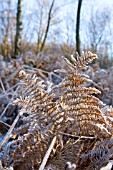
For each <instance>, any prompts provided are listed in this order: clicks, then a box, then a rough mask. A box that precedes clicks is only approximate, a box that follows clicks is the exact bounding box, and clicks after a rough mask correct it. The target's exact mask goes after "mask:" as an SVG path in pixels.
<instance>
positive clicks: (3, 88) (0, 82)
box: [0, 77, 6, 93]
mask: <svg viewBox="0 0 113 170" xmlns="http://www.w3.org/2000/svg"><path fill="white" fill-rule="evenodd" d="M0 84H1V86H2V90H3V92H4V93H5V92H6V91H5V87H4V85H3V82H2V79H1V77H0Z"/></svg>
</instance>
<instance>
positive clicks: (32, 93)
mask: <svg viewBox="0 0 113 170" xmlns="http://www.w3.org/2000/svg"><path fill="white" fill-rule="evenodd" d="M95 58H96V55H93V54H92V53H85V54H84V56H82V57H80V59H79V58H77V59H75V58H73V57H72V62H73V63H74V64H75V65H74V64H72V63H71V62H70V61H68V60H67V59H65V58H64V60H65V61H66V63H67V65H68V69H67V70H59V73H63V75H65V76H64V78H63V80H62V82H61V83H60V84H59V85H58V86H57V88H56V89H57V90H58V92H57V93H56V94H55V93H53V91H52V90H53V89H52V90H51V91H48V90H47V88H46V87H45V85H44V83H43V80H42V79H40V78H38V77H36V75H32V74H26V73H25V72H23V71H21V72H20V74H19V75H20V77H21V78H22V83H21V87H20V91H21V97H20V98H18V99H17V100H15V101H14V102H13V103H15V104H19V105H20V106H21V107H22V108H21V110H20V113H21V119H22V120H23V124H22V126H21V127H19V128H17V129H16V128H15V130H14V131H13V134H14V135H16V139H15V140H13V141H12V142H11V143H9V144H7V145H6V146H5V150H4V157H5V160H4V159H3V163H4V165H5V166H6V167H7V166H10V165H11V164H12V165H13V166H14V168H16V169H17V170H20V169H21V170H22V169H27V170H29V169H33V168H34V169H38V168H39V166H40V164H41V161H42V159H43V156H44V155H45V153H46V151H47V150H48V147H49V145H50V143H51V140H52V139H53V138H54V136H56V143H55V147H54V148H53V152H52V153H51V155H50V160H52V158H53V156H55V155H54V154H55V153H56V155H57V153H58V157H59V156H60V151H62V152H63V151H64V150H65V148H66V144H67V141H68V140H69V137H67V138H65V137H64V135H63V133H68V134H71V135H77V136H86V137H93V138H95V139H97V138H98V139H101V140H102V139H105V138H110V137H111V134H110V133H109V131H108V130H107V122H106V120H105V118H104V115H103V114H102V112H101V110H100V108H99V107H100V106H101V107H102V106H103V105H104V104H103V103H102V102H101V101H100V100H99V99H98V98H96V97H95V96H93V95H94V94H97V93H100V91H98V90H97V89H95V88H87V87H85V85H86V83H87V82H90V81H91V80H90V78H89V77H88V76H86V75H82V74H79V73H78V72H77V69H79V68H81V67H82V66H85V65H86V64H87V63H89V62H91V61H92V60H93V59H95ZM56 96H57V98H56ZM24 113H27V114H26V115H25V114H24ZM100 120H101V121H100ZM26 128H27V130H26ZM89 143H90V140H89ZM91 143H92V142H91ZM79 144H80V145H78V144H77V145H76V146H75V150H77V149H78V148H80V147H79V146H81V149H80V152H77V153H79V154H78V157H79V156H80V157H81V154H83V152H85V151H86V150H87V149H88V148H87V147H85V143H84V142H82V144H81V143H79ZM69 145H71V143H69ZM72 147H73V146H72ZM91 149H92V148H91ZM68 151H69V150H68ZM70 152H73V151H72V150H71V151H70ZM72 155H73V153H72ZM78 157H77V160H76V162H77V161H78V162H79V158H78ZM65 158H66V156H65ZM65 158H64V159H65ZM53 159H54V158H53ZM61 161H62V162H63V156H62V158H61ZM67 161H70V162H71V160H64V162H65V164H66V162H67ZM28 162H29V163H28ZM76 162H75V163H76ZM56 167H57V166H56Z"/></svg>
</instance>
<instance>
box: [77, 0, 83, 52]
mask: <svg viewBox="0 0 113 170" xmlns="http://www.w3.org/2000/svg"><path fill="white" fill-rule="evenodd" d="M81 6H82V0H79V1H78V9H77V21H76V51H77V52H78V53H79V54H80V35H79V32H80V12H81Z"/></svg>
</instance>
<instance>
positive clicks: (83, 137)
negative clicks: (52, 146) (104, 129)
mask: <svg viewBox="0 0 113 170" xmlns="http://www.w3.org/2000/svg"><path fill="white" fill-rule="evenodd" d="M58 133H60V134H62V135H65V136H69V137H73V138H77V139H95V137H92V136H76V135H72V134H69V133H64V132H58Z"/></svg>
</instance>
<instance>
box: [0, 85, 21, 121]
mask: <svg viewBox="0 0 113 170" xmlns="http://www.w3.org/2000/svg"><path fill="white" fill-rule="evenodd" d="M18 89H19V86H18V87H17V89H16V90H15V91H14V93H13V94H12V97H11V99H10V100H9V103H8V104H7V106H6V107H5V109H4V110H3V112H2V114H1V115H0V119H1V118H2V117H3V115H4V113H5V112H6V110H7V108H8V107H9V105H10V104H11V102H12V100H13V98H14V95H15V94H16V93H17V90H18Z"/></svg>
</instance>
